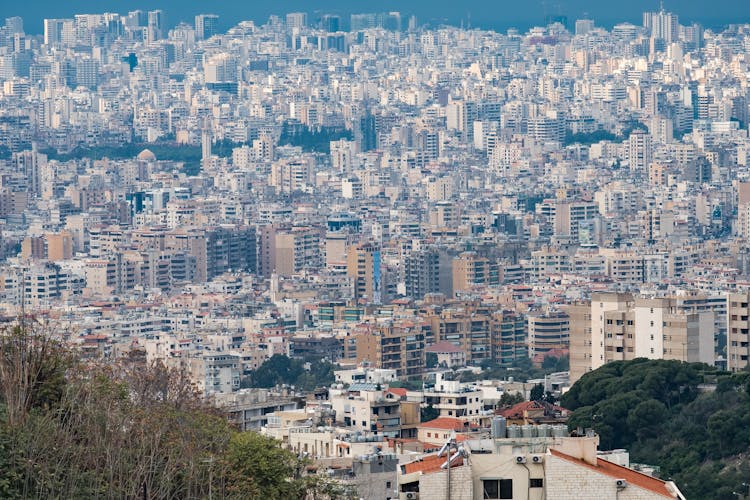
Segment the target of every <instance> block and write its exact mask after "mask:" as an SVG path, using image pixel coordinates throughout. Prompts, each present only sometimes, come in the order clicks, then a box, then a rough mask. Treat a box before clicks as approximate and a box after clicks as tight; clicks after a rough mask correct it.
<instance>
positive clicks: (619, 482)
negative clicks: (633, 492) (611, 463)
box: [615, 479, 628, 490]
mask: <svg viewBox="0 0 750 500" xmlns="http://www.w3.org/2000/svg"><path fill="white" fill-rule="evenodd" d="M615 485H617V489H618V490H622V489H625V488H627V487H628V482H627V481H626V480H625V479H617V480H616V481H615Z"/></svg>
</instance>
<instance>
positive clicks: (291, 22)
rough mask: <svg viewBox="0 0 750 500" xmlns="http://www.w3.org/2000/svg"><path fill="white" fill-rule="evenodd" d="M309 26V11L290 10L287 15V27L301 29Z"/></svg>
mask: <svg viewBox="0 0 750 500" xmlns="http://www.w3.org/2000/svg"><path fill="white" fill-rule="evenodd" d="M305 26H307V12H290V13H288V14H287V15H286V27H287V28H289V29H294V28H297V29H301V28H304V27H305Z"/></svg>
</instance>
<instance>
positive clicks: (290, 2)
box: [0, 0, 750, 34]
mask: <svg viewBox="0 0 750 500" xmlns="http://www.w3.org/2000/svg"><path fill="white" fill-rule="evenodd" d="M705 6H706V4H705V2H698V1H696V0H690V1H681V2H677V1H676V0H672V1H666V2H664V7H665V9H666V10H670V11H672V12H674V13H676V14H677V15H678V16H679V18H680V22H681V23H682V24H691V23H693V22H697V23H699V24H701V25H703V26H705V27H707V28H718V27H722V26H726V25H728V24H744V23H750V7H748V3H747V1H746V0H715V1H714V2H712V4H711V9H710V11H708V10H707V9H706V8H705ZM156 9H160V10H162V11H164V18H165V26H166V27H167V28H171V27H173V26H175V25H177V24H178V23H180V22H187V23H189V24H193V21H194V17H195V15H196V14H202V13H203V14H208V13H211V14H217V15H219V22H220V28H221V30H222V31H226V30H227V29H229V28H230V27H232V26H234V25H236V24H237V23H239V22H240V21H245V20H250V21H253V22H256V23H258V24H263V23H265V22H266V21H267V20H268V18H269V16H271V15H278V16H283V15H285V14H286V13H288V12H306V13H307V14H308V19H309V22H310V23H312V22H314V20H315V19H316V18H317V16H318V15H322V14H327V13H330V14H338V15H341V16H342V20H343V21H344V24H345V25H346V24H348V16H349V15H351V14H356V13H367V12H387V11H399V12H401V14H402V16H404V23H406V20H407V19H408V18H409V16H411V15H415V16H416V17H417V21H418V24H419V25H424V24H429V25H432V26H435V25H440V24H449V25H454V26H459V25H461V24H462V23H463V25H464V27H468V26H469V23H470V25H471V27H472V28H480V29H488V30H494V31H500V32H502V31H506V30H507V29H510V28H517V29H519V30H523V31H526V30H527V29H528V28H530V27H532V26H540V25H543V24H544V19H545V15H548V14H549V15H564V16H567V18H568V23H569V25H570V26H571V27H572V23H573V22H574V21H575V20H576V19H580V18H582V17H584V15H586V14H588V17H590V18H591V19H593V20H594V22H596V24H597V26H603V27H605V28H610V27H611V26H613V25H614V24H617V23H620V22H630V23H633V24H636V25H640V24H641V15H642V13H643V12H645V11H654V10H658V9H659V2H658V1H652V0H635V1H632V2H629V3H627V4H624V5H623V4H618V5H617V7H613V6H611V5H602V4H601V3H600V2H596V1H594V0H560V1H557V2H554V3H553V2H552V1H542V0H533V1H532V2H531V3H528V4H519V3H517V2H509V1H503V2H489V1H488V0H465V1H464V2H462V3H461V4H460V5H458V4H456V3H444V4H443V5H438V6H436V5H435V3H434V2H427V1H426V0H407V1H401V2H394V1H392V0H387V1H385V2H383V3H381V4H380V5H379V6H378V7H372V8H368V7H364V6H362V7H361V8H356V7H355V8H352V5H351V3H349V2H344V1H342V0H323V1H320V2H318V3H316V4H314V5H313V4H312V3H311V2H306V1H301V0H282V1H279V2H275V3H274V4H273V5H270V6H269V5H267V4H264V5H247V4H239V3H235V2H227V1H225V2H217V3H207V2H201V1H195V0H193V1H181V2H178V1H176V0H163V1H161V2H158V3H157V2H142V1H135V2H133V1H124V0H105V1H96V0H72V1H69V2H51V1H49V0H40V1H34V2H25V3H23V2H18V3H14V4H13V5H6V6H4V7H3V8H2V9H0V16H1V17H2V18H7V17H13V16H20V17H22V18H23V20H24V29H25V31H26V32H27V33H29V34H41V33H42V32H43V19H45V18H60V17H62V18H65V17H73V16H74V15H75V14H98V13H102V12H117V13H119V14H126V13H127V12H129V11H133V10H144V11H148V10H156Z"/></svg>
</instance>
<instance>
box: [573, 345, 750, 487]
mask: <svg viewBox="0 0 750 500" xmlns="http://www.w3.org/2000/svg"><path fill="white" fill-rule="evenodd" d="M561 404H562V406H564V407H566V408H568V409H570V410H574V412H573V414H572V416H571V418H570V420H569V427H570V428H571V429H574V428H577V427H583V428H589V427H590V428H593V429H595V430H596V431H597V433H598V434H599V436H600V438H601V443H600V449H614V448H626V449H627V450H628V451H629V452H630V459H631V461H632V462H637V463H645V464H650V465H657V466H659V467H660V468H661V471H660V475H661V477H662V478H663V479H667V478H671V479H672V480H674V481H675V482H676V483H677V485H678V486H679V487H680V489H681V490H682V492H683V493H684V494H685V495H686V496H687V498H700V499H706V500H710V499H734V498H737V497H736V495H735V494H734V493H733V492H746V491H747V486H744V485H743V483H750V456H749V454H750V372H746V371H745V372H740V373H735V374H730V373H726V372H719V371H717V370H716V369H715V368H712V367H709V366H706V365H703V364H699V363H689V364H688V363H680V362H677V361H662V360H659V361H654V360H647V359H636V360H633V361H618V362H613V363H608V364H606V365H604V366H603V367H601V368H599V369H597V370H595V371H592V372H590V373H587V374H586V375H584V376H583V377H581V379H580V380H579V381H578V382H576V384H575V385H574V386H573V387H572V388H571V389H570V391H568V392H567V393H566V394H565V395H564V396H563V398H562V402H561Z"/></svg>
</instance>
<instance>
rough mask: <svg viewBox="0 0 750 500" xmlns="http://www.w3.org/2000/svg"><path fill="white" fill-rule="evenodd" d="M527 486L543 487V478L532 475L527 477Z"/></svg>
mask: <svg viewBox="0 0 750 500" xmlns="http://www.w3.org/2000/svg"><path fill="white" fill-rule="evenodd" d="M529 488H544V479H542V478H541V477H540V478H536V477H532V478H531V479H529Z"/></svg>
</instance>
